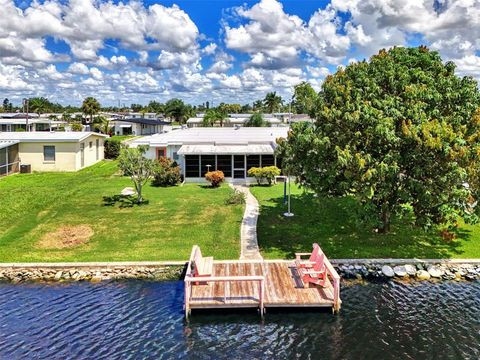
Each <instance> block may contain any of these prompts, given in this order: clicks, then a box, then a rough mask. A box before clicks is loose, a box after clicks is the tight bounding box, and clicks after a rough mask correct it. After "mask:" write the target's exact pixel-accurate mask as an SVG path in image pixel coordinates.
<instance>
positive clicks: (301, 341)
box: [0, 281, 480, 360]
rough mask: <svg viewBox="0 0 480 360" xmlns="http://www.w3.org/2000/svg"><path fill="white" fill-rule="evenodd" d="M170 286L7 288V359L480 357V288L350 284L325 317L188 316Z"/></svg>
mask: <svg viewBox="0 0 480 360" xmlns="http://www.w3.org/2000/svg"><path fill="white" fill-rule="evenodd" d="M182 296H183V284H182V282H180V281H173V282H156V283H155V282H142V281H128V282H111V283H101V284H90V283H71V284H58V285H45V284H26V285H25V284H24V285H7V284H0V359H177V358H178V359H181V358H188V359H224V358H228V359H243V360H249V359H479V358H480V282H479V281H477V282H470V283H466V282H461V283H457V282H443V283H436V284H432V283H428V282H422V283H417V284H413V285H412V284H400V283H395V282H388V283H370V284H367V285H351V286H346V287H345V286H344V287H343V288H342V299H343V307H342V310H341V312H340V314H339V315H335V316H334V315H332V314H331V313H330V312H328V311H320V312H312V311H299V312H286V311H281V312H280V311H279V312H273V311H269V312H268V313H267V315H266V317H265V320H264V321H262V320H261V319H260V317H259V316H258V315H257V314H256V313H255V311H246V312H242V313H236V314H231V313H230V314H229V313H226V314H212V313H194V314H193V317H192V319H191V321H190V322H189V323H186V322H185V321H184V318H183V313H182Z"/></svg>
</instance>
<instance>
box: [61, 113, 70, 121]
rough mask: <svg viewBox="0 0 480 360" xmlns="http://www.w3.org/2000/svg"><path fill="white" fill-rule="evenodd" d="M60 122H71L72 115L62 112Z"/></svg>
mask: <svg viewBox="0 0 480 360" xmlns="http://www.w3.org/2000/svg"><path fill="white" fill-rule="evenodd" d="M62 120H63V121H65V122H67V123H69V122H70V121H72V114H69V113H67V112H64V113H63V114H62Z"/></svg>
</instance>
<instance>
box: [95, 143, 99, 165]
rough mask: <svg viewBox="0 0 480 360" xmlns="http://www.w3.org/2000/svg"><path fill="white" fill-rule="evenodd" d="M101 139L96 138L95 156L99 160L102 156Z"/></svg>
mask: <svg viewBox="0 0 480 360" xmlns="http://www.w3.org/2000/svg"><path fill="white" fill-rule="evenodd" d="M99 150H100V140H99V139H97V140H95V157H96V159H97V160H98V158H99V157H100V151H99Z"/></svg>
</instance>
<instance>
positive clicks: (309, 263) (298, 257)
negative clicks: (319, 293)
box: [295, 243, 321, 268]
mask: <svg viewBox="0 0 480 360" xmlns="http://www.w3.org/2000/svg"><path fill="white" fill-rule="evenodd" d="M320 252H321V250H320V246H318V244H317V243H314V244H313V250H312V252H311V253H295V266H296V267H297V268H311V267H313V265H314V264H315V259H316V258H317V255H318V254H319V253H320ZM305 256H309V258H308V260H307V259H302V257H305Z"/></svg>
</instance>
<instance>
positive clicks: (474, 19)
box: [0, 0, 480, 105]
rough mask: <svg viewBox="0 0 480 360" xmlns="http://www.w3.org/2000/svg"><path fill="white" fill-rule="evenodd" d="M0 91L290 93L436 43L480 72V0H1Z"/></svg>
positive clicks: (212, 95)
mask: <svg viewBox="0 0 480 360" xmlns="http://www.w3.org/2000/svg"><path fill="white" fill-rule="evenodd" d="M0 9H2V13H1V14H0V98H2V99H3V98H4V97H8V98H10V99H11V100H14V102H15V101H18V100H19V99H21V98H23V97H26V96H45V97H47V98H49V99H51V100H52V101H55V102H60V103H62V104H79V103H80V102H81V100H82V99H83V98H84V97H86V96H90V95H93V96H95V97H97V98H98V99H99V100H100V101H101V103H102V104H103V105H117V104H118V102H121V103H122V104H123V103H125V104H130V103H132V102H137V103H142V104H145V103H148V101H149V100H150V99H155V100H158V101H162V102H163V101H165V100H167V99H169V98H172V97H180V98H182V99H184V100H186V101H188V102H191V103H193V104H199V103H203V102H205V101H210V102H211V103H212V102H213V103H214V104H215V103H218V102H220V101H225V102H238V103H246V102H251V101H253V100H255V99H257V98H262V97H263V96H264V95H265V93H266V92H268V91H277V92H279V93H280V94H281V95H283V96H284V97H289V96H290V94H291V89H292V86H293V85H295V84H297V83H299V82H300V81H302V80H308V81H310V82H311V83H312V85H314V87H316V88H317V89H318V87H319V85H320V84H321V82H322V79H324V77H325V76H326V75H327V74H328V73H331V72H334V71H335V69H336V68H337V66H338V65H341V64H347V63H348V62H350V61H355V60H362V59H364V58H368V57H369V56H370V55H372V54H374V53H376V52H378V50H379V49H381V48H385V47H390V46H393V45H407V46H408V45H410V46H417V45H419V44H426V45H428V46H429V47H430V48H432V49H435V50H438V51H439V52H440V53H441V55H442V56H443V58H444V59H445V60H454V61H455V62H456V64H457V66H458V68H457V70H458V73H459V74H460V75H471V76H473V77H475V78H477V79H480V0H457V1H451V0H435V1H433V0H425V1H421V0H332V1H330V2H329V1H320V0H290V1H277V0H261V1H258V0H257V1H236V0H228V1H221V0H210V1H203V0H178V1H144V2H140V1H128V0H125V1H124V2H118V1H113V2H112V1H110V2H105V1H100V0H99V1H94V0H48V1H43V0H38V1H17V0H0Z"/></svg>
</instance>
